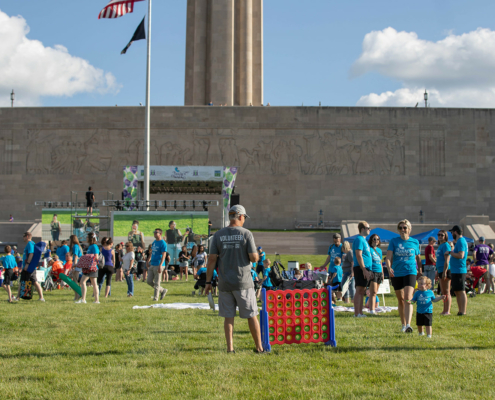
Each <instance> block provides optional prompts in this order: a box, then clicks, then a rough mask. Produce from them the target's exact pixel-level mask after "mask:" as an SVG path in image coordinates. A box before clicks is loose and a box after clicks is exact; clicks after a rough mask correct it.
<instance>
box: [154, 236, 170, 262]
mask: <svg viewBox="0 0 495 400" xmlns="http://www.w3.org/2000/svg"><path fill="white" fill-rule="evenodd" d="M166 251H167V243H165V240H163V239H162V240H155V241H154V242H153V244H152V246H151V261H150V265H155V266H156V265H158V266H159V265H160V261H161V260H162V254H163V253H164V252H166ZM163 266H165V260H164V261H163V264H162V267H163Z"/></svg>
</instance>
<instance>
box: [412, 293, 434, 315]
mask: <svg viewBox="0 0 495 400" xmlns="http://www.w3.org/2000/svg"><path fill="white" fill-rule="evenodd" d="M434 298H435V294H434V293H433V292H432V291H431V290H425V291H423V292H422V291H421V290H417V291H416V292H415V293H414V296H413V298H412V301H416V302H417V303H418V309H417V310H416V312H417V313H418V314H431V313H432V312H433V302H432V301H431V299H434Z"/></svg>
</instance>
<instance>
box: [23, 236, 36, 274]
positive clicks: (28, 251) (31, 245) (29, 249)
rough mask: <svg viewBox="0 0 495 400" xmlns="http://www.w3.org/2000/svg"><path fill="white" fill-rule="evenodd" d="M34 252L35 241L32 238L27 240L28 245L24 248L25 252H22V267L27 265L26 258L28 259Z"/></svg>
mask: <svg viewBox="0 0 495 400" xmlns="http://www.w3.org/2000/svg"><path fill="white" fill-rule="evenodd" d="M32 253H34V242H33V241H32V240H30V241H29V242H27V244H26V247H25V248H24V253H23V254H22V267H23V268H24V267H25V266H26V260H27V259H28V257H29V255H30V254H32Z"/></svg>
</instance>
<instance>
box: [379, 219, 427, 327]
mask: <svg viewBox="0 0 495 400" xmlns="http://www.w3.org/2000/svg"><path fill="white" fill-rule="evenodd" d="M397 230H398V232H399V233H400V237H397V238H393V239H392V240H391V241H390V244H389V245H388V250H387V269H388V273H389V275H390V277H391V278H392V286H393V287H394V289H395V296H396V297H397V301H398V303H399V304H398V307H399V315H400V320H401V323H402V329H401V331H402V332H406V333H411V332H412V331H413V329H412V328H411V319H412V312H413V308H412V307H411V304H409V302H408V301H409V300H411V299H412V297H413V293H414V287H415V286H416V277H417V275H418V273H419V274H420V275H421V272H422V271H421V267H422V263H421V255H420V254H421V253H420V250H419V242H418V241H417V240H416V239H414V238H412V237H410V236H409V235H410V234H411V230H412V226H411V223H410V222H409V221H408V220H407V219H404V220H402V221H399V223H398V224H397Z"/></svg>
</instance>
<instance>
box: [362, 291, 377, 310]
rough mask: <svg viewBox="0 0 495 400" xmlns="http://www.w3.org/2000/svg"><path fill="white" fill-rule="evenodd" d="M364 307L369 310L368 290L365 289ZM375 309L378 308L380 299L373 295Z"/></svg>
mask: <svg viewBox="0 0 495 400" xmlns="http://www.w3.org/2000/svg"><path fill="white" fill-rule="evenodd" d="M364 306H365V307H366V308H370V290H369V289H366V300H364ZM375 307H380V298H379V297H378V295H375Z"/></svg>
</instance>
